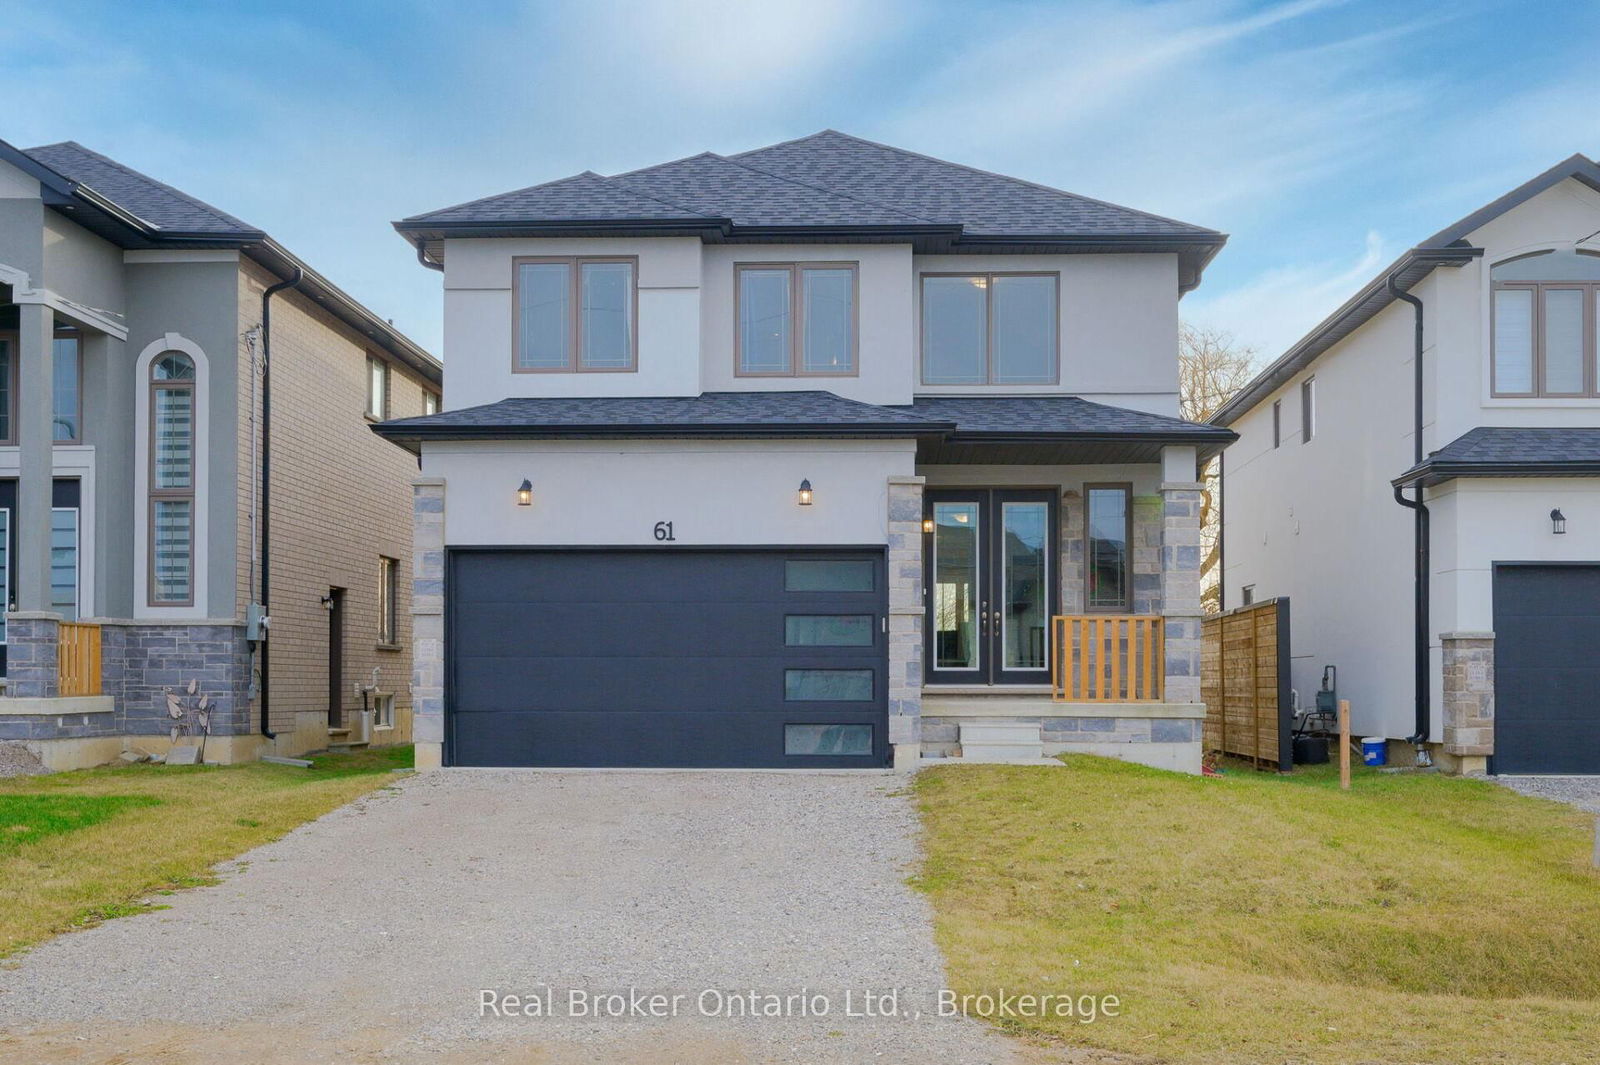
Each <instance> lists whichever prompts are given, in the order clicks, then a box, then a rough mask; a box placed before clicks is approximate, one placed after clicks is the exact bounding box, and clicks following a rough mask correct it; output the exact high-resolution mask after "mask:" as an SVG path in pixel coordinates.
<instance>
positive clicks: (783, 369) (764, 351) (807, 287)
mask: <svg viewBox="0 0 1600 1065" xmlns="http://www.w3.org/2000/svg"><path fill="white" fill-rule="evenodd" d="M734 303H735V305H736V307H737V311H736V315H735V316H736V319H737V323H736V329H737V331H738V332H737V336H736V337H735V341H734V347H735V351H736V353H735V356H734V358H735V364H736V368H737V372H738V374H739V375H740V376H744V377H755V376H770V377H797V376H806V375H824V376H826V375H839V374H853V373H855V372H856V264H855V263H741V264H739V265H737V266H736V267H735V268H734Z"/></svg>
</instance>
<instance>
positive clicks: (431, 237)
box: [393, 217, 1228, 292]
mask: <svg viewBox="0 0 1600 1065" xmlns="http://www.w3.org/2000/svg"><path fill="white" fill-rule="evenodd" d="M393 225H394V228H395V231H396V232H397V233H399V234H400V235H401V236H403V237H405V238H406V240H407V241H408V242H410V243H411V244H412V245H413V246H415V245H417V244H418V243H419V242H420V243H421V244H423V245H429V246H433V247H432V248H430V252H431V253H432V254H430V258H432V259H433V260H434V261H436V262H439V261H442V257H441V256H440V255H439V254H438V253H437V251H436V250H434V249H435V248H436V246H437V242H439V241H444V240H451V239H457V238H462V237H695V238H698V239H699V240H701V241H703V242H705V243H707V244H910V245H911V247H912V250H913V251H915V252H917V253H918V254H922V255H994V254H1010V255H1022V254H1031V255H1083V254H1095V253H1108V252H1109V253H1123V254H1126V253H1130V252H1132V253H1145V254H1162V253H1165V254H1171V255H1177V256H1178V259H1179V278H1178V282H1179V289H1180V291H1183V292H1187V291H1189V290H1190V289H1192V288H1194V287H1195V286H1196V285H1198V284H1199V283H1200V274H1201V272H1202V271H1204V269H1205V267H1206V265H1207V264H1208V263H1210V262H1211V260H1212V259H1214V258H1215V257H1216V255H1217V253H1218V252H1219V251H1221V250H1222V247H1223V245H1225V244H1226V243H1227V242H1228V237H1227V235H1226V234H1224V233H1215V234H1212V233H1206V232H1197V233H1196V235H1195V236H1193V237H1184V238H1182V239H1175V238H1173V237H1171V236H1166V235H1145V234H1138V233H1133V234H1124V235H1104V234H1082V235H1074V234H1059V233H1055V234H1052V233H1037V234H987V233H968V232H967V231H966V227H965V226H963V225H961V224H959V223H949V224H945V223H928V224H926V225H899V224H895V225H881V226H762V225H740V224H738V223H736V222H734V221H733V220H732V219H731V218H704V219H648V218H631V219H629V218H625V219H604V220H577V221H550V220H542V219H527V220H522V221H518V220H514V219H513V220H505V221H495V222H483V221H474V222H445V221H430V220H428V219H426V218H425V217H418V218H407V219H402V220H400V221H398V222H395V223H393Z"/></svg>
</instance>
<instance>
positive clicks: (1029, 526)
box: [997, 502, 1050, 670]
mask: <svg viewBox="0 0 1600 1065" xmlns="http://www.w3.org/2000/svg"><path fill="white" fill-rule="evenodd" d="M1000 513H1001V523H1000V541H1001V542H1000V595H999V596H998V597H997V598H998V606H999V608H1000V640H1001V663H1002V668H1003V669H1008V670H1011V669H1031V670H1043V669H1045V667H1046V661H1045V642H1046V635H1047V634H1048V632H1049V628H1050V596H1049V590H1050V513H1049V504H1047V503H1043V502H1038V503H1002V504H1001V508H1000Z"/></svg>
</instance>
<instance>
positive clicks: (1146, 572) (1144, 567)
mask: <svg viewBox="0 0 1600 1065" xmlns="http://www.w3.org/2000/svg"><path fill="white" fill-rule="evenodd" d="M1165 534H1166V505H1165V501H1164V500H1163V499H1162V497H1161V496H1158V495H1150V496H1134V497H1133V544H1132V550H1133V612H1134V613H1135V614H1159V613H1161V582H1162V574H1163V573H1164V572H1165V568H1164V566H1163V565H1162V552H1161V548H1162V544H1163V539H1164V536H1165Z"/></svg>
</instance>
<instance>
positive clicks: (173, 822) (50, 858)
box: [0, 747, 411, 957]
mask: <svg viewBox="0 0 1600 1065" xmlns="http://www.w3.org/2000/svg"><path fill="white" fill-rule="evenodd" d="M314 761H315V764H314V765H313V767H312V768H310V769H300V768H296V767H293V766H281V765H268V764H265V763H261V762H252V763H247V764H244V765H237V766H155V765H134V766H116V767H107V768H104V769H86V770H81V771H79V772H75V773H55V774H52V775H50V776H43V777H15V778H12V779H9V780H0V899H4V900H5V904H4V905H0V957H3V956H4V955H6V954H10V953H12V952H14V951H16V950H18V949H21V948H23V947H26V946H28V945H30V944H33V943H37V942H38V941H39V940H41V939H44V938H46V937H48V936H50V935H52V934H54V933H56V932H61V931H66V930H68V929H72V928H78V927H82V926H84V925H86V924H92V923H94V922H96V921H99V920H104V919H106V918H108V917H117V916H122V915H124V914H127V913H136V912H139V911H140V910H142V909H146V908H148V907H147V906H145V905H143V904H142V903H141V901H140V900H142V899H145V898H147V897H149V896H152V895H154V894H157V893H161V892H167V893H170V892H171V891H172V890H175V889H178V888H184V887H193V886H196V885H199V884H205V883H210V882H211V878H210V870H211V868H212V867H213V866H214V865H216V864H217V863H218V862H221V861H224V860H226V859H228V858H232V857H234V856H236V855H238V854H241V853H243V852H244V851H247V850H249V849H250V848H252V847H256V846H259V845H260V844H262V843H266V842H269V841H271V840H274V839H277V838H278V837H279V836H282V835H283V834H284V833H286V832H288V831H289V830H290V829H292V828H294V827H296V826H297V825H301V824H304V823H305V822H306V821H310V820H312V819H314V818H317V817H321V816H322V815H323V814H325V813H327V812H328V811H329V810H332V809H334V808H336V807H339V806H342V805H344V804H345V803H347V802H349V801H350V800H351V799H354V798H356V797H358V796H360V795H363V794H365V793H366V792H369V791H371V790H373V789H374V788H378V787H381V786H383V785H384V784H387V783H389V782H390V781H392V780H393V779H394V777H393V775H392V774H391V772H390V770H392V769H399V768H409V767H410V765H411V748H410V747H382V748H375V749H371V750H367V751H362V752H359V753H356V754H349V755H329V756H324V757H321V758H317V759H315V760H314Z"/></svg>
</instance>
